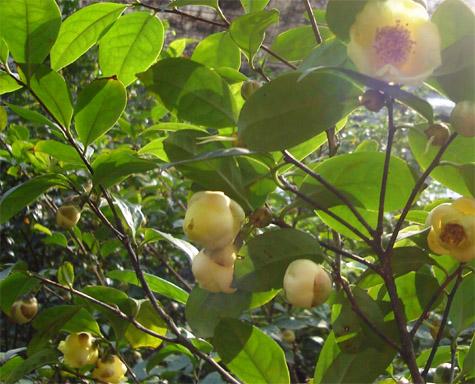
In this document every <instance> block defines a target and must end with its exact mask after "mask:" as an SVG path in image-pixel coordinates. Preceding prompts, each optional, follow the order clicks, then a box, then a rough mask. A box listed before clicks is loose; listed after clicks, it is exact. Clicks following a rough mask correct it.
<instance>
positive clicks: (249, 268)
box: [233, 228, 323, 292]
mask: <svg viewBox="0 0 475 384" xmlns="http://www.w3.org/2000/svg"><path fill="white" fill-rule="evenodd" d="M239 256H242V257H243V258H242V259H239V260H237V261H236V264H235V274H236V278H235V282H234V284H233V285H234V286H236V287H237V288H239V289H241V290H243V291H247V292H258V291H268V290H270V289H273V288H282V281H283V278H284V274H285V271H286V269H287V266H288V265H289V264H290V263H291V262H292V261H294V260H297V259H309V260H313V261H314V262H316V263H321V262H322V261H323V258H322V256H321V249H320V245H319V244H318V242H317V240H316V239H315V238H314V237H313V236H311V235H309V234H307V233H306V232H302V231H299V230H296V229H291V228H288V229H280V230H274V231H268V232H264V233H263V234H262V235H260V236H257V237H254V238H252V239H250V240H249V241H248V242H247V243H246V245H245V247H244V248H242V249H241V250H240V251H239Z"/></svg>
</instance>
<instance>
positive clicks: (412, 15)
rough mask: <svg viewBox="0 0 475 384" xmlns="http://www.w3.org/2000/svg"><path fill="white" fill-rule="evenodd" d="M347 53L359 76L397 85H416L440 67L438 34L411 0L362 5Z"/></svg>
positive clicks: (370, 2)
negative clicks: (360, 73)
mask: <svg viewBox="0 0 475 384" xmlns="http://www.w3.org/2000/svg"><path fill="white" fill-rule="evenodd" d="M347 50H348V56H349V57H350V59H351V60H352V61H353V63H354V64H355V65H356V67H357V68H358V70H359V71H360V72H362V73H364V74H366V75H368V76H371V77H376V78H378V79H381V80H384V81H386V82H393V83H397V84H405V85H417V84H420V83H422V82H423V81H424V80H425V79H427V78H428V77H429V76H430V75H431V74H432V72H433V71H434V69H436V68H437V67H438V66H439V65H440V63H441V53H440V51H441V47H440V35H439V30H438V28H437V26H436V25H435V24H434V23H433V22H432V21H431V20H430V16H429V13H428V12H427V10H426V9H425V8H424V7H423V6H422V5H421V4H418V3H417V2H415V1H412V0H390V1H368V2H366V5H365V6H364V7H363V9H362V10H361V11H360V12H359V13H358V14H357V15H356V18H355V21H354V23H353V25H352V26H351V28H350V42H349V44H348V46H347Z"/></svg>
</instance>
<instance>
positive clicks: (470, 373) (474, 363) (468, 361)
mask: <svg viewBox="0 0 475 384" xmlns="http://www.w3.org/2000/svg"><path fill="white" fill-rule="evenodd" d="M462 373H463V374H464V375H466V376H467V377H468V378H473V377H475V335H474V336H473V337H472V342H471V344H470V349H469V350H468V352H467V354H466V355H465V358H464V360H463V365H462Z"/></svg>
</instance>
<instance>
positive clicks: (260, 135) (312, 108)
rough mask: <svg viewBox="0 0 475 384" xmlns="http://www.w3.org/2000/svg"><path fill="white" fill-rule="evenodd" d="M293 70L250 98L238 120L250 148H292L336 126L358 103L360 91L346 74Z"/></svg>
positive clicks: (240, 132)
mask: <svg viewBox="0 0 475 384" xmlns="http://www.w3.org/2000/svg"><path fill="white" fill-rule="evenodd" d="M299 77H300V74H299V73H298V72H293V73H289V74H285V75H283V76H280V77H278V78H277V79H275V80H273V81H271V82H270V83H268V84H265V85H264V86H263V87H261V88H260V89H259V90H257V92H255V93H254V94H253V95H252V96H251V98H249V99H248V100H247V102H246V103H245V104H244V107H243V109H242V111H241V114H240V116H239V121H238V127H239V138H240V140H242V141H243V142H244V143H246V144H247V146H248V148H249V149H253V150H258V151H275V150H281V149H285V148H290V147H292V146H294V145H297V144H300V143H302V142H304V141H306V140H308V139H310V138H311V137H313V136H315V135H317V134H319V133H321V132H323V131H325V130H326V129H328V128H331V127H332V126H334V125H335V124H336V123H338V121H340V120H341V119H342V118H344V117H345V116H346V115H347V114H349V113H350V112H351V111H352V110H353V109H354V108H356V106H357V104H358V100H357V99H358V95H359V94H360V90H359V89H358V88H357V87H356V86H355V85H354V84H353V83H352V82H350V81H349V80H347V79H345V78H344V77H342V76H340V75H337V74H334V73H329V72H318V73H316V72H314V73H311V74H309V75H307V76H306V77H304V78H303V79H302V80H299Z"/></svg>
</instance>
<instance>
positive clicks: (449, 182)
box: [409, 126, 475, 196]
mask: <svg viewBox="0 0 475 384" xmlns="http://www.w3.org/2000/svg"><path fill="white" fill-rule="evenodd" d="M425 128H426V126H419V127H418V129H412V130H411V131H410V132H409V146H410V147H411V151H412V153H413V154H414V157H415V159H416V160H417V162H418V163H419V165H420V166H421V167H422V169H426V168H427V167H428V166H429V164H430V163H431V162H432V160H433V158H434V157H435V155H436V154H437V152H438V150H439V148H440V147H435V146H432V145H430V146H428V145H427V141H428V140H427V137H426V135H425V133H424V132H423V131H424V129H425ZM474 146H475V138H473V137H460V136H459V137H456V138H455V140H454V141H453V142H452V143H451V144H450V146H449V147H448V148H447V150H446V151H445V153H444V155H443V156H442V161H449V162H452V163H455V164H458V165H463V164H469V163H475V152H474V151H473V148H474ZM431 177H433V178H434V179H435V180H437V181H438V182H440V183H442V184H443V185H445V186H446V187H448V188H450V189H451V190H453V191H455V192H457V193H460V194H461V195H465V196H469V195H470V190H469V188H468V187H467V185H466V183H465V181H464V179H463V177H461V174H460V170H459V169H458V168H457V167H453V166H450V165H445V166H439V167H437V168H435V169H434V170H433V171H432V173H431Z"/></svg>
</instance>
